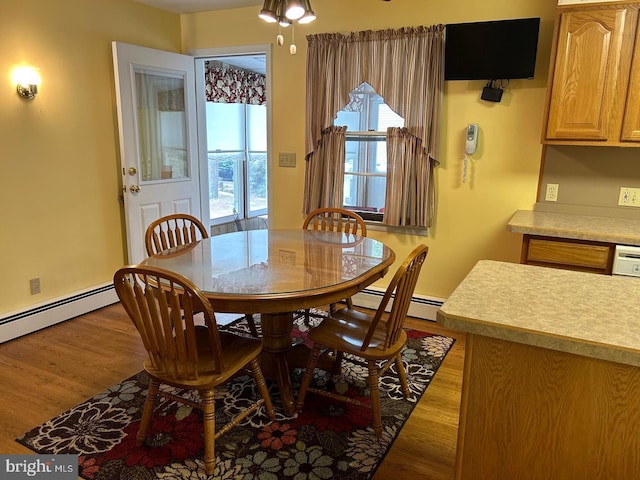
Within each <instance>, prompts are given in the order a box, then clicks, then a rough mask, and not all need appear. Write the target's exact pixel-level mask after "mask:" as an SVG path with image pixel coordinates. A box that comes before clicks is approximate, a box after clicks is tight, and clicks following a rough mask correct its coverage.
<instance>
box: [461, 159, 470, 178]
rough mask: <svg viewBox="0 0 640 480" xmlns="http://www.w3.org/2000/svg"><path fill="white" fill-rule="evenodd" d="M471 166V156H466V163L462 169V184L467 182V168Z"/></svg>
mask: <svg viewBox="0 0 640 480" xmlns="http://www.w3.org/2000/svg"><path fill="white" fill-rule="evenodd" d="M468 166H469V155H465V156H464V163H463V167H462V183H466V182H467V167H468Z"/></svg>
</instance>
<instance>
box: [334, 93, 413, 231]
mask: <svg viewBox="0 0 640 480" xmlns="http://www.w3.org/2000/svg"><path fill="white" fill-rule="evenodd" d="M334 125H345V126H346V127H347V132H346V144H345V148H346V155H345V169H344V171H345V173H344V200H343V206H344V207H345V208H347V209H350V210H355V211H357V212H358V213H359V214H360V215H361V216H362V217H363V218H365V219H367V220H382V213H384V201H385V192H386V186H387V141H386V135H387V133H386V130H387V128H388V127H403V126H404V119H403V118H402V117H400V116H399V115H397V114H396V113H395V112H394V111H393V110H391V108H389V106H388V105H387V104H385V103H384V99H383V98H382V97H381V96H380V95H378V94H377V93H376V92H375V90H374V89H373V88H372V87H371V86H370V85H369V84H367V83H363V84H362V85H360V86H359V87H357V88H356V89H354V90H353V91H352V92H351V94H350V102H349V104H348V105H346V106H345V107H344V108H343V109H342V110H340V111H339V112H338V115H337V117H336V120H335V121H334Z"/></svg>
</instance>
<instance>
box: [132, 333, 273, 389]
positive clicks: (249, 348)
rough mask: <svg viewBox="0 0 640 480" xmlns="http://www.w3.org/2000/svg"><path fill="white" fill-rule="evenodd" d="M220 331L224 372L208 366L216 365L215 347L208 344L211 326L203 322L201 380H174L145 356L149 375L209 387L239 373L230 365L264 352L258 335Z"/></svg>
mask: <svg viewBox="0 0 640 480" xmlns="http://www.w3.org/2000/svg"><path fill="white" fill-rule="evenodd" d="M218 335H219V337H220V343H221V344H222V350H221V352H219V353H220V357H221V362H222V365H223V369H222V372H221V373H220V374H214V373H212V372H211V367H209V366H208V365H212V357H211V353H210V352H211V349H210V348H207V347H208V346H209V337H208V333H207V327H202V326H199V327H196V342H197V344H198V351H199V357H198V379H197V380H192V381H189V380H185V379H184V378H182V379H180V383H179V384H174V383H173V381H174V380H175V379H172V378H171V377H169V376H167V375H166V373H164V372H161V371H158V370H156V369H154V368H153V366H152V365H151V362H150V361H149V360H145V362H144V369H145V370H146V371H147V373H149V375H151V376H153V377H155V378H157V379H159V380H161V381H162V382H163V383H167V384H169V385H174V386H177V387H180V386H182V387H184V386H185V385H189V386H191V387H193V388H195V389H207V388H213V387H215V386H217V385H221V384H223V383H225V382H226V381H228V380H229V379H230V378H231V377H232V376H233V375H234V374H235V371H234V370H233V369H232V368H229V367H230V366H233V365H246V364H248V363H249V362H250V361H251V359H252V358H255V357H256V356H257V355H258V354H259V353H260V351H261V349H262V343H261V341H260V340H259V339H256V338H248V337H241V336H240V335H234V334H231V333H227V332H220V331H219V332H218Z"/></svg>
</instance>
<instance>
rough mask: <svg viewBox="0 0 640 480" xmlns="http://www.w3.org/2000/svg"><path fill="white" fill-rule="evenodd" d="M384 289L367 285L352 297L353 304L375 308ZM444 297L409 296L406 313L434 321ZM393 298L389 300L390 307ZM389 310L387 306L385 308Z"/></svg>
mask: <svg viewBox="0 0 640 480" xmlns="http://www.w3.org/2000/svg"><path fill="white" fill-rule="evenodd" d="M384 292H385V289H382V288H376V287H369V288H365V289H364V290H363V291H362V292H360V293H358V294H356V295H354V296H353V297H352V300H353V303H354V305H357V306H359V307H363V308H371V309H374V310H375V309H376V308H378V305H380V300H382V297H383V296H384ZM444 300H445V299H444V298H434V297H427V296H424V295H414V296H413V297H411V305H410V306H409V312H408V315H409V316H410V317H416V318H421V319H423V320H429V321H432V322H435V321H436V312H437V311H438V309H439V308H440V307H441V306H442V304H443V303H444ZM392 304H393V300H391V302H389V305H388V307H391V305H392ZM387 311H389V308H387Z"/></svg>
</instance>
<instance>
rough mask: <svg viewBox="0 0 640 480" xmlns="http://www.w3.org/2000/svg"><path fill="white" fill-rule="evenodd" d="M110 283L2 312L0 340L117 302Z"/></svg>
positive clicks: (30, 331)
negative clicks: (23, 307) (16, 309)
mask: <svg viewBox="0 0 640 480" xmlns="http://www.w3.org/2000/svg"><path fill="white" fill-rule="evenodd" d="M118 301H119V300H118V296H117V295H116V292H115V290H114V288H113V283H106V284H104V285H98V286H95V287H93V288H89V289H86V290H81V291H79V292H75V293H73V294H70V295H65V296H64V297H60V298H56V299H52V300H47V301H46V302H43V303H39V304H36V305H30V306H29V307H28V308H26V309H23V310H18V311H15V312H9V313H6V314H2V317H0V343H2V342H6V341H7V340H12V339H14V338H17V337H21V336H22V335H26V334H28V333H32V332H35V331H37V330H40V329H43V328H46V327H49V326H51V325H55V324H56V323H60V322H64V321H65V320H69V319H71V318H74V317H77V316H79V315H84V314H85V313H88V312H92V311H94V310H97V309H99V308H102V307H106V306H107V305H112V304H114V303H117V302H118Z"/></svg>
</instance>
